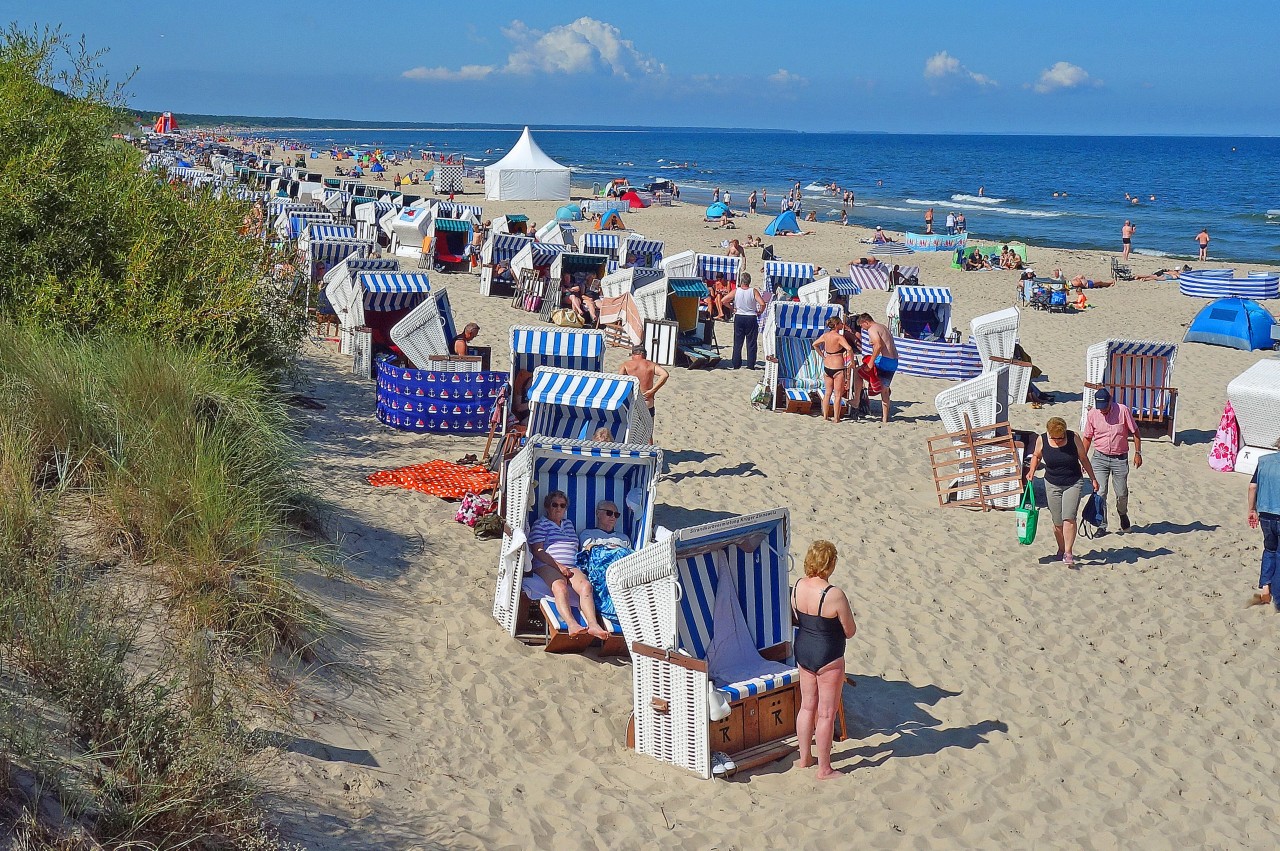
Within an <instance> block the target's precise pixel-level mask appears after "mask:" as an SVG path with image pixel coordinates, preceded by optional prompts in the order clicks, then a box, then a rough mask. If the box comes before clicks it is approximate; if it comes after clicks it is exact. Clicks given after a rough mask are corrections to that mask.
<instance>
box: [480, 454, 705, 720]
mask: <svg viewBox="0 0 1280 851" xmlns="http://www.w3.org/2000/svg"><path fill="white" fill-rule="evenodd" d="M661 471H662V450H661V449H659V448H657V447H656V446H644V445H638V444H625V443H593V442H590V441H585V440H552V439H548V438H542V437H534V438H530V440H529V442H528V443H527V444H526V445H525V447H524V448H523V449H522V450H520V453H519V454H518V455H516V457H515V458H513V459H512V461H511V463H510V465H508V469H507V483H506V491H505V493H506V499H505V503H506V512H505V515H504V519H505V520H506V524H507V532H506V533H505V534H504V535H503V539H502V549H501V551H500V554H499V559H498V581H497V588H496V590H495V593H494V598H493V617H494V619H495V620H497V621H498V623H499V624H501V625H502V628H503V629H504V630H506V631H507V633H508V634H509V635H511V636H513V637H515V638H519V639H521V640H524V641H527V642H530V643H534V642H538V641H545V643H546V649H547V651H549V652H566V651H575V650H581V649H584V648H585V646H586V645H588V644H589V643H591V642H592V641H593V639H592V638H591V637H590V636H586V637H585V638H582V637H572V638H571V637H570V636H569V635H568V634H567V631H568V623H567V620H566V618H568V617H572V618H574V619H575V620H577V621H578V622H579V623H583V621H582V618H581V614H580V613H579V612H578V611H577V608H576V606H575V607H574V609H573V611H571V612H561V611H559V610H558V609H557V607H556V605H555V601H554V599H553V598H552V596H551V589H550V588H548V587H547V585H546V583H545V582H543V581H542V579H540V578H539V577H538V576H537V575H536V574H534V573H533V572H532V570H531V567H532V565H531V559H530V555H529V547H528V544H527V541H528V535H529V530H530V529H531V528H532V526H533V524H534V522H536V521H537V519H538V518H539V517H541V516H542V500H543V499H544V498H545V497H546V495H547V494H549V493H551V492H552V491H557V490H559V491H564V493H565V494H566V495H567V496H568V498H569V499H568V501H569V510H568V514H567V515H566V516H567V517H568V519H569V520H571V521H572V522H573V527H574V528H575V529H579V530H585V529H590V528H591V527H593V526H595V525H596V517H595V507H596V504H597V503H598V502H599V501H600V500H602V499H608V500H612V501H613V503H614V504H615V505H617V506H618V510H619V511H620V512H621V513H622V516H621V517H619V518H618V524H617V527H616V528H617V529H618V530H619V531H621V532H624V533H625V534H626V535H627V537H628V539H630V541H631V543H632V545H633V546H635V547H636V548H642V547H644V546H646V545H647V544H648V543H649V541H650V540H651V538H652V537H653V522H654V521H653V515H654V504H655V501H656V492H657V483H658V477H659V475H660V474H661ZM574 602H576V595H575V594H574V593H573V592H572V591H570V603H571V605H572V604H573V603H574ZM539 615H541V617H539ZM538 620H541V621H542V622H543V623H544V624H545V625H546V626H545V627H544V628H543V629H538V628H537V627H535V626H534V625H533V624H534V623H536V622H537V621H538ZM605 624H606V626H607V627H608V628H609V629H610V632H611V633H613V634H614V635H615V636H617V638H615V639H614V640H613V641H611V642H608V643H607V644H609V645H614V646H606V647H605V652H626V647H625V643H624V642H623V640H621V636H622V631H621V628H620V627H619V625H618V624H617V622H616V621H615V620H611V619H608V618H606V619H605ZM704 699H705V696H704Z"/></svg>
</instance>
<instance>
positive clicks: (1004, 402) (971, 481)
mask: <svg viewBox="0 0 1280 851" xmlns="http://www.w3.org/2000/svg"><path fill="white" fill-rule="evenodd" d="M1009 378H1010V376H1009V367H1008V366H1006V365H996V366H995V367H994V368H993V369H989V370H987V371H986V372H983V373H982V374H981V375H979V376H978V377H976V378H970V379H968V380H967V381H961V382H960V383H959V384H956V385H955V386H953V387H948V388H947V389H946V390H943V391H942V392H941V393H939V394H938V395H937V396H936V397H934V400H933V404H934V407H935V408H937V410H938V417H939V418H940V419H941V420H942V425H943V428H945V429H946V430H947V433H948V434H950V435H952V441H951V443H952V445H953V446H956V447H963V446H968V447H969V448H968V449H959V450H957V451H958V458H961V459H965V458H972V457H973V455H975V454H976V455H977V456H978V464H977V468H978V470H977V472H978V475H980V476H981V477H982V479H983V481H984V484H983V485H982V486H981V487H982V491H983V493H982V496H983V499H982V500H981V504H982V505H984V506H993V507H996V508H1016V507H1017V506H1018V503H1019V502H1020V500H1021V499H1022V477H1021V469H1020V467H1019V465H1018V463H1017V461H1016V459H1015V456H1013V455H1011V454H1010V453H1009V451H1008V447H1007V445H1000V444H997V443H993V442H991V441H990V440H989V439H990V438H995V437H999V436H1004V435H1008V433H1009V428H1008V422H1009ZM994 426H998V428H993V427H994ZM957 435H964V436H963V437H959V436H957ZM974 440H977V441H980V442H981V445H979V446H978V447H977V448H976V451H975V447H974V446H973V445H972V443H971V441H974ZM949 469H950V470H951V473H950V474H954V473H955V472H957V470H956V468H954V467H951V468H949ZM968 469H969V470H971V471H972V470H973V466H972V465H970V466H969V467H968ZM950 474H948V475H950ZM935 475H936V472H935ZM944 478H945V476H944ZM965 485H974V487H971V488H968V489H963V488H964V486H965ZM957 488H962V489H961V490H956V489H957ZM940 493H941V494H943V495H950V496H951V497H952V498H954V499H956V500H958V501H960V502H962V503H972V502H973V501H974V500H976V499H977V498H978V486H977V483H976V477H975V475H974V474H973V473H972V472H970V473H968V474H966V475H962V476H961V477H959V478H957V479H954V480H952V481H951V482H950V484H949V486H948V487H947V488H945V489H943V490H941V491H940Z"/></svg>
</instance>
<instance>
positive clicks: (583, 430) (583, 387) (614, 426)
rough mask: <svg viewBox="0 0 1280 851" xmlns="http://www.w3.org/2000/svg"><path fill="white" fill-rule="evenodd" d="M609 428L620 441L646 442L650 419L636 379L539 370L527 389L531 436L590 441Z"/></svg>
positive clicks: (600, 374)
mask: <svg viewBox="0 0 1280 851" xmlns="http://www.w3.org/2000/svg"><path fill="white" fill-rule="evenodd" d="M601 427H604V428H608V429H609V431H610V433H611V434H612V435H613V438H614V440H616V441H617V442H619V443H648V442H649V440H650V439H651V438H652V437H653V418H652V417H651V416H650V414H649V407H648V405H647V404H646V403H645V399H644V396H643V395H642V394H641V393H640V379H638V378H636V377H635V376H633V375H610V374H605V373H599V372H579V371H577V370H572V369H556V368H555V367H547V366H541V367H538V368H537V369H536V370H534V373H533V382H532V383H531V384H530V385H529V427H528V431H527V434H528V435H529V436H530V437H535V436H544V437H558V438H565V439H570V440H588V439H590V438H591V436H592V435H594V434H595V433H596V430H597V429H599V428H601Z"/></svg>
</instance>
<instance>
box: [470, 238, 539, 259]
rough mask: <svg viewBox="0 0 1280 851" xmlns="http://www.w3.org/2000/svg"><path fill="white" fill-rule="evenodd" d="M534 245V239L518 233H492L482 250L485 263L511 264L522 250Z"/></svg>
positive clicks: (481, 254)
mask: <svg viewBox="0 0 1280 851" xmlns="http://www.w3.org/2000/svg"><path fill="white" fill-rule="evenodd" d="M532 243H533V237H529V236H524V235H522V234H516V233H491V234H489V238H488V239H487V240H485V243H484V246H483V247H482V248H481V249H480V259H481V260H482V261H484V262H485V263H510V262H511V259H512V258H513V257H515V256H516V255H517V254H518V253H520V250H521V249H522V248H524V247H525V246H526V245H530V244H532Z"/></svg>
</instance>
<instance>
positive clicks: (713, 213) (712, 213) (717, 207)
mask: <svg viewBox="0 0 1280 851" xmlns="http://www.w3.org/2000/svg"><path fill="white" fill-rule="evenodd" d="M727 212H729V205H728V204H726V203H725V202H723V201H717V202H715V203H714V204H712V205H711V206H710V207H707V218H708V219H718V218H720V217H721V216H723V215H724V214H725V213H727Z"/></svg>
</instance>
